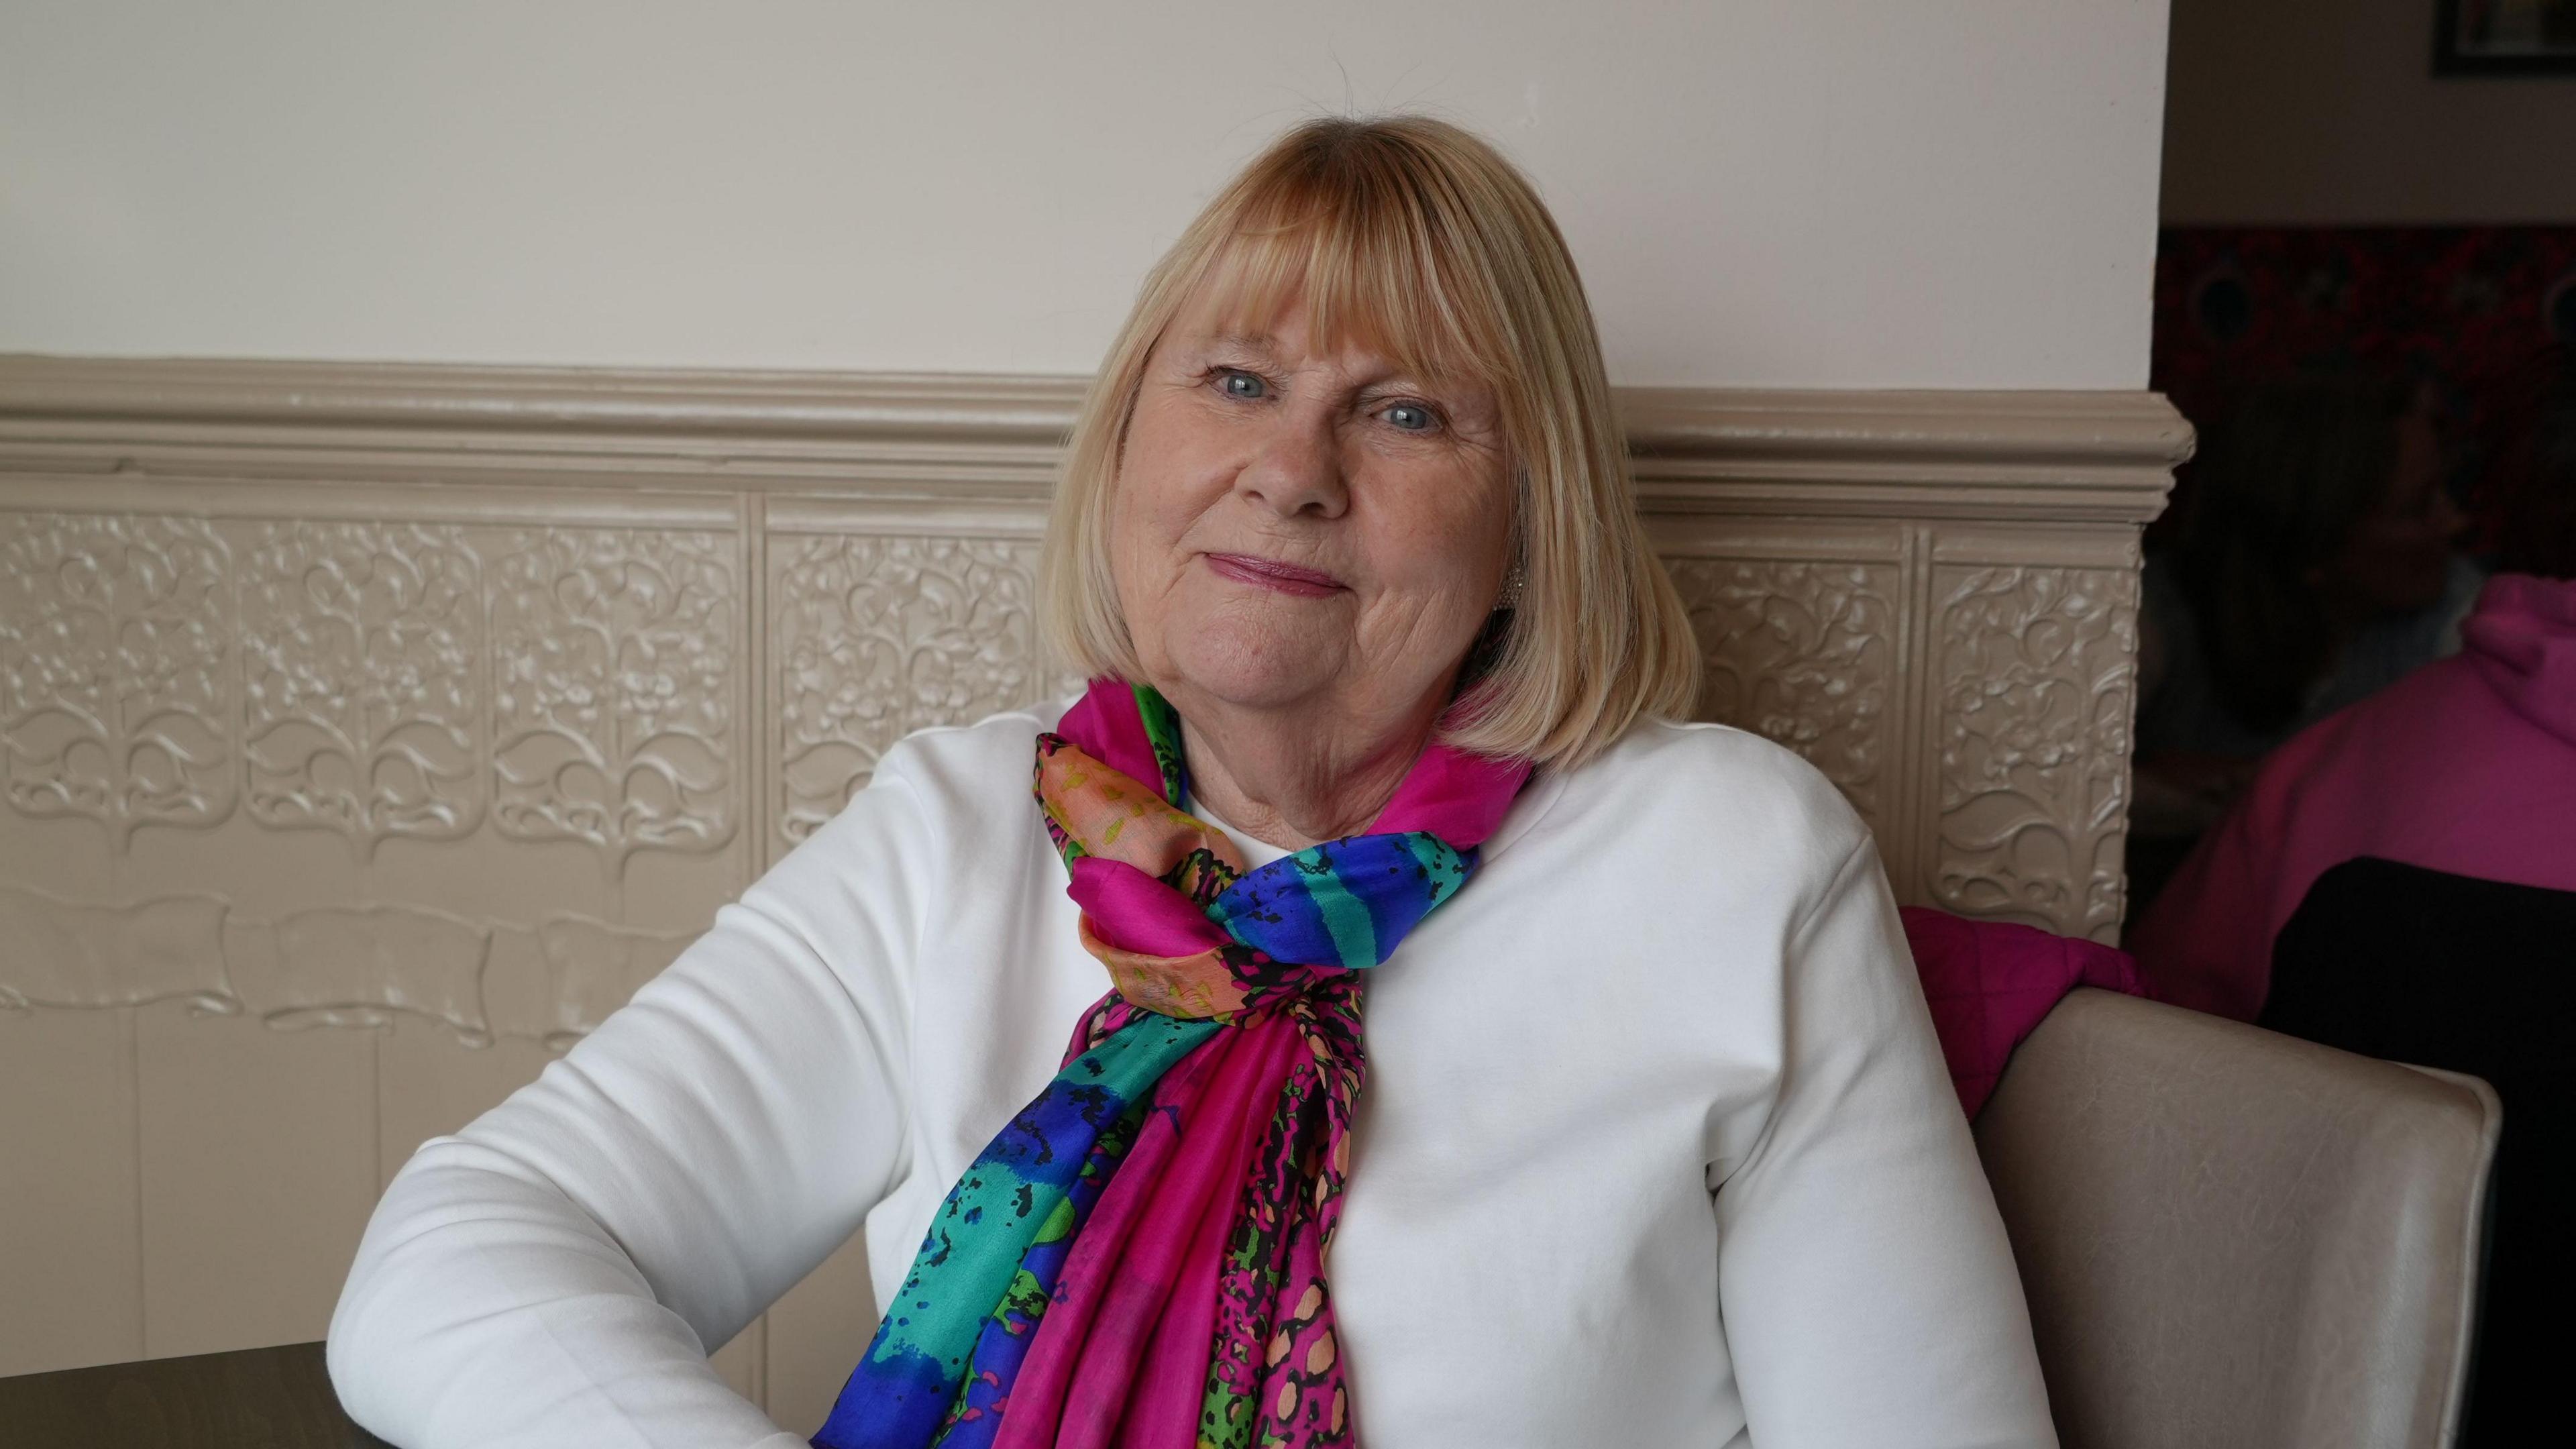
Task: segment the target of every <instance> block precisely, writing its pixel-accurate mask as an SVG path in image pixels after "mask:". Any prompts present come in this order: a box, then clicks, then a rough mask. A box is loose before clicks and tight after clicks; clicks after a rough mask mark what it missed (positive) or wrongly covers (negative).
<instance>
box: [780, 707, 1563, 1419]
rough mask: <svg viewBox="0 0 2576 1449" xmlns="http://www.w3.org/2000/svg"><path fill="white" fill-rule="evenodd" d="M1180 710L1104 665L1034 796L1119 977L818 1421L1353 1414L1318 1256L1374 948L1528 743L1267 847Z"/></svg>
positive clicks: (1457, 871)
mask: <svg viewBox="0 0 2576 1449" xmlns="http://www.w3.org/2000/svg"><path fill="white" fill-rule="evenodd" d="M1183 759H1184V757H1183V754H1182V750H1181V733H1180V720H1179V717H1178V716H1177V715H1175V714H1174V713H1173V711H1172V709H1171V707H1170V706H1169V705H1168V704H1167V703H1165V702H1164V700H1163V699H1162V697H1161V696H1160V695H1158V694H1156V693H1155V692H1154V691H1153V690H1151V689H1148V688H1145V687H1143V686H1141V685H1137V686H1131V685H1128V684H1125V683H1123V682H1120V681H1118V680H1109V679H1104V680H1098V681H1094V683H1093V684H1092V686H1091V688H1090V690H1089V692H1088V693H1087V694H1085V695H1084V697H1083V699H1082V701H1081V702H1080V703H1079V704H1077V705H1076V706H1075V707H1074V708H1073V709H1072V711H1070V712H1069V713H1068V714H1066V716H1065V717H1064V719H1063V720H1062V721H1061V722H1060V723H1059V724H1058V725H1057V729H1056V732H1055V733H1053V734H1043V735H1040V736H1039V737H1038V748H1037V797H1038V803H1039V806H1040V809H1041V812H1042V814H1043V816H1044V819H1045V823H1046V830H1047V834H1048V836H1049V837H1050V838H1051V839H1052V840H1053V841H1054V842H1055V846H1056V849H1057V851H1058V852H1059V853H1060V854H1061V855H1062V856H1063V857H1064V863H1065V868H1066V870H1067V872H1068V873H1069V875H1070V876H1071V881H1070V884H1069V885H1068V886H1067V890H1068V892H1069V893H1070V894H1071V895H1072V897H1073V899H1074V900H1075V902H1076V903H1077V904H1079V905H1080V906H1081V908H1082V914H1081V924H1080V927H1079V930H1080V932H1081V940H1082V944H1083V946H1084V948H1085V949H1087V950H1088V951H1090V952H1091V954H1092V955H1093V956H1095V957H1097V958H1099V960H1100V962H1101V964H1103V965H1104V966H1106V967H1107V968H1108V970H1109V978H1110V981H1111V983H1112V987H1113V989H1112V990H1111V991H1110V992H1109V994H1108V995H1106V996H1104V997H1102V998H1101V999H1100V1001H1099V1002H1098V1003H1097V1004H1095V1005H1094V1006H1093V1007H1092V1008H1091V1009H1090V1010H1089V1011H1088V1012H1086V1013H1085V1014H1084V1016H1083V1018H1082V1020H1081V1022H1080V1024H1079V1025H1078V1026H1077V1027H1076V1028H1075V1030H1074V1033H1073V1041H1072V1045H1071V1046H1070V1048H1069V1049H1068V1050H1067V1053H1066V1056H1065V1060H1064V1065H1063V1068H1062V1069H1061V1070H1060V1071H1058V1072H1057V1073H1056V1076H1055V1079H1054V1080H1053V1081H1051V1082H1049V1083H1048V1084H1047V1087H1046V1090H1044V1091H1042V1092H1040V1093H1039V1094H1038V1096H1037V1099H1036V1100H1035V1101H1032V1102H1031V1103H1029V1105H1028V1106H1027V1107H1025V1108H1023V1109H1021V1111H1020V1112H1019V1114H1018V1115H1017V1116H1015V1117H1013V1118H1012V1119H1011V1121H1010V1123H1009V1125H1007V1126H1005V1127H1004V1128H1003V1129H1002V1130H1001V1132H1000V1133H999V1134H998V1135H996V1136H995V1137H994V1138H993V1140H992V1143H991V1144H990V1145H989V1146H987V1147H986V1148H985V1149H984V1150H983V1152H982V1153H981V1154H980V1155H979V1156H977V1157H976V1159H975V1161H974V1163H973V1165H971V1166H970V1167H968V1168H967V1169H966V1172H965V1175H964V1176H962V1177H960V1178H959V1179H958V1181H957V1185H956V1186H955V1187H953V1188H951V1189H949V1192H948V1196H947V1198H946V1199H945V1200H944V1201H943V1202H942V1203H941V1204H940V1207H939V1211H938V1213H937V1215H936V1216H935V1217H933V1218H932V1220H931V1225H930V1231H929V1233H928V1234H927V1235H926V1236H925V1237H924V1238H923V1240H922V1244H921V1249H920V1251H919V1253H918V1255H917V1256H916V1257H915V1258H914V1259H913V1263H912V1269H911V1271H910V1272H909V1273H908V1274H907V1275H906V1276H905V1278H904V1280H903V1285H902V1287H901V1288H900V1289H899V1290H898V1291H897V1292H896V1293H895V1294H894V1295H893V1298H892V1302H891V1304H890V1305H889V1306H888V1308H887V1309H886V1314H885V1318H884V1320H883V1321H882V1322H881V1323H880V1324H879V1325H878V1327H877V1336H876V1340H875V1341H874V1342H873V1343H871V1344H870V1345H869V1346H868V1351H867V1354H866V1355H865V1356H864V1357H863V1358H861V1359H860V1361H859V1364H858V1367H857V1368H856V1369H855V1370H853V1371H852V1372H851V1374H850V1380H849V1383H848V1385H847V1386H846V1387H844V1388H843V1389H842V1390H841V1396H840V1398H839V1400H838V1401H837V1402H835V1403H834V1405H833V1406H832V1414H831V1418H830V1419H829V1420H828V1421H827V1422H826V1423H825V1424H824V1426H823V1429H822V1432H821V1433H820V1434H818V1435H816V1436H815V1438H814V1443H815V1444H816V1445H817V1446H820V1449H896V1446H901V1449H919V1446H926V1445H933V1444H937V1445H944V1446H961V1449H963V1446H977V1449H980V1446H986V1445H991V1446H997V1449H1039V1446H1060V1449H1077V1446H1078V1449H1095V1446H1096V1449H1108V1446H1113V1445H1115V1446H1137V1449H1198V1446H1210V1449H1237V1446H1244V1449H1248V1446H1252V1445H1271V1444H1284V1445H1291V1446H1308V1445H1335V1444H1350V1443H1353V1442H1355V1437H1354V1433H1353V1429H1352V1422H1351V1410H1350V1396H1349V1392H1348V1390H1347V1387H1346V1386H1345V1383H1344V1380H1343V1371H1344V1369H1343V1361H1342V1352H1341V1345H1340V1343H1339V1342H1338V1340H1337V1339H1336V1337H1335V1334H1334V1327H1333V1298H1332V1290H1331V1289H1330V1287H1329V1286H1328V1285H1327V1284H1326V1282H1325V1273H1324V1263H1325V1258H1326V1255H1327V1253H1328V1252H1329V1250H1330V1248H1331V1246H1332V1239H1333V1229H1334V1225H1335V1223H1336V1221H1337V1219H1338V1218H1339V1215H1340V1210H1341V1192H1342V1185H1343V1182H1344V1179H1345V1176H1346V1175H1347V1173H1348V1172H1349V1170H1350V1128H1351V1111H1352V1107H1353V1104H1354V1103H1355V1102H1356V1101H1357V1099H1358V1096H1359V1090H1360V1081H1361V1076H1362V1072H1363V1055H1362V1051H1361V1040H1360V995H1361V992H1360V983H1361V980H1362V977H1361V976H1360V975H1359V974H1358V973H1360V972H1362V971H1365V970H1367V969H1368V968H1370V967H1373V966H1376V965H1377V964H1379V963H1380V962H1382V961H1384V960H1386V959H1387V957H1388V956H1389V955H1391V954H1392V953H1393V952H1394V950H1395V948H1396V946H1397V944H1398V943H1399V942H1401V941H1402V940H1403V939H1404V937H1405V934H1406V933H1407V932H1409V931H1411V930H1412V929H1413V928H1414V927H1415V926H1416V925H1419V924H1420V923H1421V921H1422V920H1423V918H1424V917H1426V916H1428V915H1429V914H1430V913H1431V912H1432V910H1433V909H1434V908H1436V907H1438V906H1439V905H1440V904H1441V903H1442V902H1443V901H1446V900H1448V899H1449V898H1450V897H1451V896H1453V895H1455V894H1456V893H1457V891H1458V888H1459V887H1460V886H1461V885H1463V884H1464V883H1465V882H1466V879H1467V877H1468V876H1469V875H1470V874H1471V873H1473V871H1474V870H1475V868H1476V847H1477V846H1478V845H1480V844H1481V843H1483V841H1484V840H1485V839H1486V837H1487V836H1489V835H1491V834H1492V833H1493V831H1494V828H1495V827H1496V826H1497V825H1498V824H1499V823H1500V822H1501V820H1502V817H1503V814H1504V812H1505V811H1506V810H1507V809H1508V808H1509V807H1510V805H1511V801H1512V798H1513V796H1514V794H1515V793H1516V792H1517V791H1518V790H1519V789H1520V786H1521V783H1522V781H1523V780H1524V779H1525V778H1526V777H1527V775H1528V773H1529V770H1528V766H1527V765H1525V764H1515V763H1507V762H1501V761H1495V760H1487V759H1480V758H1477V757H1474V756H1470V755H1466V754H1462V753H1459V752H1457V751H1454V750H1450V749H1447V748H1445V747H1443V746H1440V745H1436V744H1435V745H1433V746H1432V747H1431V748H1429V749H1428V750H1426V751H1425V752H1424V753H1423V754H1422V756H1421V758H1420V759H1419V760H1418V761H1417V762H1416V763H1415V764H1414V766H1413V769H1412V771H1411V772H1410V773H1409V774H1407V775H1406V776H1405V778H1404V781H1403V783H1402V784H1400V785H1399V786H1398V787H1397V789H1396V792H1395V795H1394V798H1393V799H1391V800H1389V801H1388V802H1387V806H1386V809H1385V810H1384V811H1383V812H1381V813H1380V814H1379V816H1378V818H1377V820H1376V821H1375V822H1374V824H1373V826H1372V827H1371V830H1370V832H1369V833H1367V834H1364V835H1355V836H1351V837H1348V838H1346V839H1342V840H1335V841H1330V842H1327V843H1325V844H1322V845H1317V846H1314V847H1311V848H1309V849H1306V850H1301V851H1299V852H1297V853H1296V854H1294V855H1290V856H1286V857H1283V858H1282V859H1279V860H1275V861H1273V862H1271V863H1270V864H1268V865H1265V866H1263V867H1262V868H1260V869H1259V870H1247V869H1246V868H1245V866H1244V862H1243V859H1242V857H1241V855H1240V854H1239V853H1238V852H1237V851H1236V849H1235V847H1234V845H1233V843H1232V842H1231V841H1230V840H1228V839H1227V838H1226V836H1225V835H1224V834H1223V833H1222V832H1220V831H1217V830H1214V829H1211V828H1210V827H1208V826H1207V825H1205V824H1203V823H1202V822H1200V821H1198V820H1196V819H1194V818H1192V817H1191V816H1190V815H1189V814H1187V813H1186V808H1187V805H1188V795H1187V790H1186V783H1185V779H1184V767H1183Z"/></svg>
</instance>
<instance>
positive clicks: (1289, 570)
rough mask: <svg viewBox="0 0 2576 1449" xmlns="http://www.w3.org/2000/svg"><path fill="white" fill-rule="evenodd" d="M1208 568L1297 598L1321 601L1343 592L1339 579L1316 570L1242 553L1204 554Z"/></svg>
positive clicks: (1223, 575)
mask: <svg viewBox="0 0 2576 1449" xmlns="http://www.w3.org/2000/svg"><path fill="white" fill-rule="evenodd" d="M1203 557H1205V558H1206V559H1207V566H1208V567H1209V568H1210V569H1212V570H1214V571H1215V572H1216V573H1217V574H1218V575H1219V576H1220V577H1223V578H1229V579H1232V580H1234V581H1235V582H1236V583H1239V584H1251V585H1253V586H1255V587H1256V588H1264V589H1273V590H1276V591H1277V592H1279V593H1283V594H1288V595H1291V596H1293V597H1295V598H1300V599H1321V598H1325V597H1327V596H1329V595H1333V594H1338V593H1342V592H1344V590H1345V589H1346V588H1347V586H1346V585H1345V584H1343V582H1342V581H1341V580H1340V579H1337V578H1334V577H1333V576H1332V575H1331V574H1328V573H1323V572H1320V571H1318V570H1315V569H1307V568H1299V567H1298V566H1297V565H1295V564H1291V563H1281V562H1279V561H1278V560H1277V559H1268V558H1254V557H1253V556H1252V555H1250V554H1244V553H1211V554H1206V555H1203Z"/></svg>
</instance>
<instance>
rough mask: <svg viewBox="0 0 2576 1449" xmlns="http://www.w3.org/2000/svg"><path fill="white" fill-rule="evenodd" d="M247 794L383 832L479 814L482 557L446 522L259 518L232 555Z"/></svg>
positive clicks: (433, 833)
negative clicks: (238, 558)
mask: <svg viewBox="0 0 2576 1449" xmlns="http://www.w3.org/2000/svg"><path fill="white" fill-rule="evenodd" d="M241 574H242V576H241V612H242V656H243V657H242V674H243V681H242V699H243V708H244V711H245V716H246V720H245V727H244V733H243V739H244V742H245V744H244V750H243V755H244V760H245V763H246V767H247V773H248V777H249V783H248V797H249V804H248V809H249V813H250V815H251V817H252V818H253V819H255V820H257V821H259V822H260V823H261V824H263V825H268V826H273V827H277V828H293V827H298V826H303V827H315V828H321V829H327V830H337V831H339V832H341V833H342V834H344V835H346V836H348V837H349V839H350V841H351V843H352V845H353V846H354V847H355V849H356V851H357V854H358V857H359V859H361V860H364V859H366V858H368V857H369V856H371V855H372V854H373V852H374V850H375V846H376V844H377V842H379V841H381V840H384V839H386V838H388V837H391V836H397V835H399V836H406V837H409V838H412V839H416V840H456V839H461V838H463V837H464V836H467V835H470V834H472V833H473V831H474V828H475V827H476V826H477V825H478V824H480V823H481V822H482V818H483V810H484V801H485V791H486V782H485V773H486V772H485V769H484V768H483V760H482V758H481V745H482V741H483V739H484V731H483V679H482V671H483V669H484V658H483V588H482V564H481V560H480V559H478V558H477V557H476V555H475V553H474V550H473V547H472V545H471V544H470V543H469V541H468V540H467V538H466V534H465V530H464V529H462V528H459V527H457V526H455V525H452V524H438V525H420V524H380V523H311V522H293V523H266V524H262V525H260V526H259V527H258V529H257V532H256V534H255V535H254V539H253V542H252V543H251V546H250V547H249V549H248V550H247V552H246V553H245V554H244V556H243V559H242V569H241Z"/></svg>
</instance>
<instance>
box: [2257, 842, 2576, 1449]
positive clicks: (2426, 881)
mask: <svg viewBox="0 0 2576 1449" xmlns="http://www.w3.org/2000/svg"><path fill="white" fill-rule="evenodd" d="M2260 1020H2261V1024H2262V1025H2264V1026H2267V1027H2270V1028H2271V1029H2273V1030H2274V1031H2279V1032H2285V1033H2288V1034H2289V1035H2291V1036H2298V1037H2305V1038H2307V1039H2308V1040H2310V1041H2317V1042H2323V1043H2325V1044H2326V1045H2328V1046H2336V1047H2342V1048H2344V1049H2345V1050H2347V1051H2355V1052H2360V1053H2363V1054H2365V1055H2368V1056H2374V1057H2384V1058H2387V1059H2389V1060H2392V1061H2400V1062H2410V1063H2413V1064H2415V1065H2418V1066H2427V1067H2442V1068H2445V1069H2447V1070H2450V1071H2455V1072H2466V1073H2468V1074H2470V1075H2472V1076H2478V1077H2484V1078H2485V1079H2486V1080H2487V1081H2488V1082H2489V1083H2490V1084H2491V1085H2493V1086H2494V1088H2495V1089H2496V1095H2497V1096H2498V1097H2499V1098H2501V1099H2502V1100H2503V1102H2504V1129H2503V1134H2502V1136H2501V1138H2500V1139H2499V1140H2498V1143H2497V1146H2496V1166H2495V1179H2494V1182H2493V1183H2492V1185H2491V1187H2490V1189H2489V1192H2490V1198H2489V1217H2488V1235H2487V1254H2486V1257H2487V1271H2486V1282H2485V1285H2484V1290H2483V1292H2482V1293H2481V1295H2480V1297H2481V1308H2480V1312H2479V1327H2478V1336H2477V1350H2476V1352H2477V1360H2476V1363H2475V1366H2474V1369H2473V1372H2474V1374H2475V1378H2474V1381H2473V1384H2472V1386H2471V1389H2470V1396H2469V1410H2468V1418H2467V1432H2465V1433H2464V1434H2463V1435H2462V1441H2461V1442H2462V1443H2464V1444H2467V1443H2487V1444H2496V1443H2504V1442H2508V1441H2509V1440H2524V1437H2525V1436H2526V1435H2528V1434H2529V1433H2531V1432H2532V1429H2531V1426H2534V1425H2542V1424H2549V1423H2555V1422H2558V1421H2559V1420H2560V1419H2561V1417H2562V1416H2563V1414H2564V1411H2565V1395H2564V1393H2563V1392H2562V1391H2561V1381H2562V1379H2563V1376H2564V1374H2565V1373H2566V1371H2567V1367H2568V1364H2569V1352H2568V1351H2569V1350H2570V1349H2571V1348H2576V1328H2571V1324H2576V892H2569V891H2551V890H2542V889H2539V888H2538V887H2535V886H2520V885H2506V884H2503V883H2501V882H2498V881H2489V880H2477V879H2473V878H2471V877H2468V876H2458V875H2449V874H2445V873H2443V872H2441V871H2435V870H2425V869H2423V868H2421V867H2419V866H2411V865H2399V864H2396V863H2395V862H2392V861H2386V860H2377V859H2369V858H2365V859H2361V860H2351V861H2346V862H2344V863H2343V864H2341V865H2339V866H2336V867H2335V868H2334V869H2332V870H2329V871H2327V872H2326V873H2325V874H2324V875H2322V876H2319V877H2318V878H2317V882H2316V884H2315V885H2313V886H2311V887H2309V889H2308V894H2307V896H2306V897H2305V898H2304V899H2303V900H2302V901H2301V902H2300V903H2299V909H2298V912H2297V913H2296V914H2295V915H2293V916H2291V917H2290V920H2289V923H2288V924H2287V925H2285V926H2283V927H2282V928H2281V934H2280V935H2279V936H2278V937H2277V938H2275V940H2274V941H2273V943H2272V991H2271V995H2270V997H2269V998H2268V999H2267V1000H2266V1001H2265V1002H2264V1004H2263V1014H2262V1017H2261V1019H2260ZM2544 1437H2550V1435H2548V1434H2544Z"/></svg>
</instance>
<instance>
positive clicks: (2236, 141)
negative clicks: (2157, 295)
mask: <svg viewBox="0 0 2576 1449" xmlns="http://www.w3.org/2000/svg"><path fill="white" fill-rule="evenodd" d="M2433 10H2434V0H2376V3H2371V4H2354V3H2351V0H2174V4H2173V63H2172V71H2171V76H2170V82H2169V84H2170V95H2169V97H2168V103H2167V107H2166V114H2165V178H2164V219H2165V220H2166V221H2167V222H2168V223H2171V224H2173V225H2177V226H2190V225H2229V224H2244V223H2257V222H2277V223H2283V224H2291V225H2369V224H2374V223H2382V224H2413V225H2442V224H2447V223H2454V222H2462V223H2466V222H2576V76H2569V77H2505V78H2497V79H2488V78H2484V77H2479V78H2467V79H2464V78H2460V77H2456V76H2443V77H2438V78H2437V77H2435V76H2434V75H2433V72H2432V64H2433Z"/></svg>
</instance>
